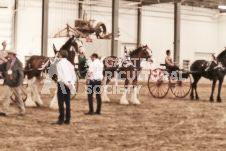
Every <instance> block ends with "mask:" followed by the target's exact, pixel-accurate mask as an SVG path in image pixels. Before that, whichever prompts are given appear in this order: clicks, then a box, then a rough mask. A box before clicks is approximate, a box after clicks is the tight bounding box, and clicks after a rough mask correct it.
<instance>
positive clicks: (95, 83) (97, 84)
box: [87, 80, 102, 113]
mask: <svg viewBox="0 0 226 151" xmlns="http://www.w3.org/2000/svg"><path fill="white" fill-rule="evenodd" d="M87 87H88V88H87V90H88V101H89V112H93V93H96V99H97V110H96V113H100V112H101V104H102V101H101V81H100V80H91V81H90V84H89V85H87Z"/></svg>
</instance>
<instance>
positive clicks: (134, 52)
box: [129, 47, 142, 56]
mask: <svg viewBox="0 0 226 151" xmlns="http://www.w3.org/2000/svg"><path fill="white" fill-rule="evenodd" d="M140 50H142V47H139V48H137V49H135V50H133V51H131V52H130V54H129V55H130V56H133V55H134V54H137V53H138V52H139V51H140Z"/></svg>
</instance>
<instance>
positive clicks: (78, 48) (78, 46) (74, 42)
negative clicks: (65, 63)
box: [72, 36, 85, 54]
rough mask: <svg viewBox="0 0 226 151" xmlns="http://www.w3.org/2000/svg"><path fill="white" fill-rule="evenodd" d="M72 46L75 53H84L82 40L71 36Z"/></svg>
mask: <svg viewBox="0 0 226 151" xmlns="http://www.w3.org/2000/svg"><path fill="white" fill-rule="evenodd" d="M72 46H73V47H74V48H75V50H76V52H77V53H83V54H85V48H84V46H83V42H82V41H81V40H80V39H79V38H77V37H75V36H72Z"/></svg>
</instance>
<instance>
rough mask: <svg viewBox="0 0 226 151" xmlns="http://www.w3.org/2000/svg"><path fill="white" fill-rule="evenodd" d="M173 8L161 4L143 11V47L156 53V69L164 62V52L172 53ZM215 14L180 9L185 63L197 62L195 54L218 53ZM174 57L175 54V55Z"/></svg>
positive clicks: (182, 53) (208, 11) (184, 8)
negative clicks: (146, 45)
mask: <svg viewBox="0 0 226 151" xmlns="http://www.w3.org/2000/svg"><path fill="white" fill-rule="evenodd" d="M173 13H174V7H173V5H171V4H158V5H153V6H146V7H144V8H143V18H142V43H144V44H146V43H147V44H148V45H149V47H150V48H151V49H152V50H153V52H154V53H153V54H154V57H155V58H156V59H157V65H158V64H159V63H163V62H164V57H165V51H166V50H167V49H171V50H172V51H173V46H174V45H173V42H174V14H173ZM215 13H217V11H216V10H210V9H204V8H194V7H193V8H192V7H188V6H182V7H181V14H182V15H181V47H180V50H181V54H180V57H181V58H180V64H181V65H182V62H183V60H191V61H194V58H195V56H194V55H195V52H208V53H209V52H215V51H217V50H218V31H219V30H218V18H213V16H214V14H215ZM172 56H173V54H172Z"/></svg>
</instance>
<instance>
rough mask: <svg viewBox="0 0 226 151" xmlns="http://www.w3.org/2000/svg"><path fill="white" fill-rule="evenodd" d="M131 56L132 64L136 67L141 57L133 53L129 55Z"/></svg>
mask: <svg viewBox="0 0 226 151" xmlns="http://www.w3.org/2000/svg"><path fill="white" fill-rule="evenodd" d="M130 58H131V61H132V63H133V64H134V65H136V67H140V64H141V58H140V57H139V56H136V57H135V55H133V56H130Z"/></svg>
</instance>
